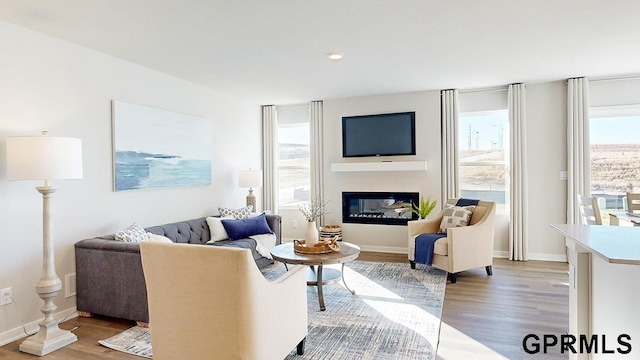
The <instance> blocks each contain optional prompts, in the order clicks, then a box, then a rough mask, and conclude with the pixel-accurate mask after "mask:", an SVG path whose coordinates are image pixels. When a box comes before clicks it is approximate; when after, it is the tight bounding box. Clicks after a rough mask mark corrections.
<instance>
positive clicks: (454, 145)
mask: <svg viewBox="0 0 640 360" xmlns="http://www.w3.org/2000/svg"><path fill="white" fill-rule="evenodd" d="M440 101H441V118H442V119H441V120H442V130H441V131H442V152H441V153H442V199H441V201H440V204H442V206H444V204H445V203H446V202H447V200H448V199H452V198H456V197H458V195H459V189H458V141H457V138H458V136H457V129H458V90H442V91H441V92H440Z"/></svg>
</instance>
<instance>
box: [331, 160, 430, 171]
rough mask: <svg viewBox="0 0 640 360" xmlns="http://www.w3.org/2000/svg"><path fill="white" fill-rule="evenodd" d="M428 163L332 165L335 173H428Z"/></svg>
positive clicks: (344, 163)
mask: <svg viewBox="0 0 640 360" xmlns="http://www.w3.org/2000/svg"><path fill="white" fill-rule="evenodd" d="M426 170H427V162H426V161H375V162H374V161H370V162H343V163H332V164H331V171H333V172H356V171H426Z"/></svg>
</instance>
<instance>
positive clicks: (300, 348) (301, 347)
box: [296, 336, 307, 355]
mask: <svg viewBox="0 0 640 360" xmlns="http://www.w3.org/2000/svg"><path fill="white" fill-rule="evenodd" d="M305 340H307V337H306V336H305V338H304V339H302V341H300V342H299V343H298V346H297V348H296V350H297V354H298V355H304V341H305Z"/></svg>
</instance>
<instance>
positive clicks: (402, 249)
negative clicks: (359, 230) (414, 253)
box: [359, 245, 409, 254]
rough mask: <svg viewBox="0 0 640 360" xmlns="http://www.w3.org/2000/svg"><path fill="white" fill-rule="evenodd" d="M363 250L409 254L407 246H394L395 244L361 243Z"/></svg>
mask: <svg viewBox="0 0 640 360" xmlns="http://www.w3.org/2000/svg"><path fill="white" fill-rule="evenodd" d="M359 246H360V250H362V251H371V252H381V253H391V254H408V251H409V250H408V249H407V248H406V247H394V246H371V245H359Z"/></svg>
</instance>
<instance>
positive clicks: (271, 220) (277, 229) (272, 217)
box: [266, 214, 282, 245]
mask: <svg viewBox="0 0 640 360" xmlns="http://www.w3.org/2000/svg"><path fill="white" fill-rule="evenodd" d="M266 219H267V224H269V228H271V231H273V233H274V234H275V235H276V245H280V244H282V216H280V215H276V214H266Z"/></svg>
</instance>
